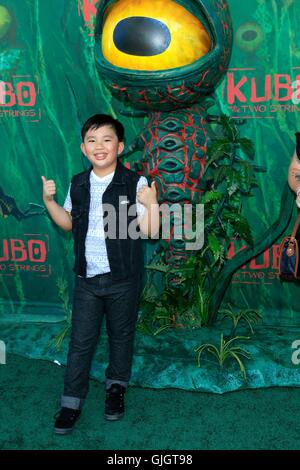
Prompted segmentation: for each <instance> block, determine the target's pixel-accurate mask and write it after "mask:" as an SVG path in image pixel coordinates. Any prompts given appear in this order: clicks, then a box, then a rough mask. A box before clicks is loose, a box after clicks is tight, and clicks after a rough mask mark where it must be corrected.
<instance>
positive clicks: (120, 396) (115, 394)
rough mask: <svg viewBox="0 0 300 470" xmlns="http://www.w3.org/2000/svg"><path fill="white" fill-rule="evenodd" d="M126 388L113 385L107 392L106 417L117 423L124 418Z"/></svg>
mask: <svg viewBox="0 0 300 470" xmlns="http://www.w3.org/2000/svg"><path fill="white" fill-rule="evenodd" d="M125 391H126V388H125V387H123V386H122V385H120V384H112V385H111V386H110V388H109V389H108V390H107V391H106V399H105V412H104V417H105V418H106V419H107V420H108V421H115V420H117V419H120V418H122V417H123V416H124V393H125Z"/></svg>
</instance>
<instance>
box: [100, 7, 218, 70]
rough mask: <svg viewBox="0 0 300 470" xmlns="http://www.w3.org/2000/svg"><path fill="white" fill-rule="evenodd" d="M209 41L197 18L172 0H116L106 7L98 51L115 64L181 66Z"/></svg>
mask: <svg viewBox="0 0 300 470" xmlns="http://www.w3.org/2000/svg"><path fill="white" fill-rule="evenodd" d="M211 45H212V41H211V38H210V36H209V34H208V32H207V31H206V29H205V27H204V26H203V25H202V23H201V22H200V21H199V20H198V18H196V17H195V16H194V15H193V14H192V13H190V12H189V11H187V10H186V9H185V8H184V7H183V6H181V5H179V3H176V2H175V1H173V0H142V1H141V0H118V1H116V2H115V3H113V4H111V5H110V6H109V7H108V9H107V10H106V14H105V19H104V24H103V32H102V54H103V56H104V57H105V59H106V60H107V61H108V62H110V63H111V64H112V65H115V66H117V67H121V68H126V69H130V70H146V71H153V70H167V69H172V68H177V67H182V66H184V65H188V64H191V63H193V62H195V61H196V60H197V59H199V58H200V57H202V56H204V55H205V54H207V52H208V51H209V50H210V49H211Z"/></svg>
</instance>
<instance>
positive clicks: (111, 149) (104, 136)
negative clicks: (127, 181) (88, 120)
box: [80, 125, 124, 176]
mask: <svg viewBox="0 0 300 470" xmlns="http://www.w3.org/2000/svg"><path fill="white" fill-rule="evenodd" d="M80 147H81V150H82V152H83V153H84V155H85V156H86V157H87V159H88V160H89V161H90V162H91V164H92V166H93V170H94V172H95V174H96V175H97V176H106V175H108V174H109V173H112V172H113V171H114V170H115V168H116V166H117V158H118V155H119V154H120V153H121V152H122V151H123V149H124V143H123V142H119V140H118V137H117V135H116V133H115V130H114V129H113V127H112V126H110V125H104V126H101V127H98V129H93V128H91V129H89V130H88V132H87V133H86V135H85V137H84V142H83V143H82V144H81V146H80Z"/></svg>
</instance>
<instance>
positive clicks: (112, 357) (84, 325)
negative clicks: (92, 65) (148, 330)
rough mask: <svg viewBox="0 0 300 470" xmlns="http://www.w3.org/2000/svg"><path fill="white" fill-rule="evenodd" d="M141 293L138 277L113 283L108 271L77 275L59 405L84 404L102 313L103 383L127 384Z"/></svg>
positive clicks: (69, 406)
mask: <svg viewBox="0 0 300 470" xmlns="http://www.w3.org/2000/svg"><path fill="white" fill-rule="evenodd" d="M140 292H141V280H140V279H137V278H128V279H126V280H124V281H115V282H114V281H113V280H112V277H111V274H110V273H109V274H104V275H100V276H95V277H92V278H86V279H85V278H81V277H78V276H77V277H76V281H75V289H74V300H73V312H72V332H71V339H70V344H69V352H68V360H67V368H66V373H65V386H64V394H63V396H62V399H61V406H66V407H68V408H75V409H78V408H81V406H82V404H83V400H84V398H85V397H86V395H87V392H88V388H89V373H90V369H91V363H92V359H93V355H94V352H95V349H96V346H97V342H98V339H99V335H100V329H101V324H102V320H103V317H104V315H105V317H106V330H107V334H108V344H109V363H108V367H107V369H106V372H105V376H106V385H107V387H108V386H109V385H110V384H112V383H120V384H121V385H124V386H125V387H126V386H127V383H128V381H129V379H130V375H131V366H132V356H133V343H134V333H135V325H136V320H137V313H138V304H139V297H140Z"/></svg>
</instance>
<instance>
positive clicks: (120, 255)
mask: <svg viewBox="0 0 300 470" xmlns="http://www.w3.org/2000/svg"><path fill="white" fill-rule="evenodd" d="M91 170H92V168H90V169H89V170H87V171H84V172H82V173H79V174H78V175H75V176H74V177H73V178H72V182H71V190H70V194H71V200H72V211H71V215H72V232H73V238H74V254H75V264H74V272H75V273H76V274H77V275H79V276H83V277H86V258H85V239H86V234H87V231H88V223H89V208H90V173H91ZM138 180H139V176H138V175H137V174H136V173H134V172H133V171H131V170H128V169H127V168H125V167H124V166H123V165H122V163H120V162H119V161H118V162H117V166H116V170H115V174H114V176H113V179H112V181H111V182H110V184H109V185H108V187H107V188H106V190H105V192H104V194H103V197H102V204H103V208H104V209H105V204H111V205H112V206H113V207H114V210H115V212H114V214H115V215H114V214H111V213H110V212H108V213H105V212H104V213H103V218H104V223H105V222H106V223H105V225H104V232H105V233H106V238H105V244H106V250H107V256H108V261H109V266H110V270H111V274H112V278H113V280H116V281H117V280H122V279H126V278H127V277H131V276H137V277H141V275H142V272H143V250H142V241H141V237H140V236H138V237H137V238H135V239H132V238H130V237H129V236H128V235H127V234H128V227H129V225H130V224H136V211H134V207H132V206H133V205H134V204H135V203H136V187H137V182H138ZM119 198H120V199H119ZM120 200H123V201H126V202H125V203H124V204H119V201H120ZM130 208H131V210H130ZM128 212H129V215H128ZM108 214H110V215H108ZM121 215H122V217H120V216H121ZM124 215H126V217H125V218H124ZM111 224H112V225H111ZM114 226H115V227H116V229H117V232H116V237H115V236H110V234H111V229H112V228H113V227H114ZM138 231H139V229H138ZM120 233H121V237H120ZM138 235H139V234H138Z"/></svg>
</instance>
